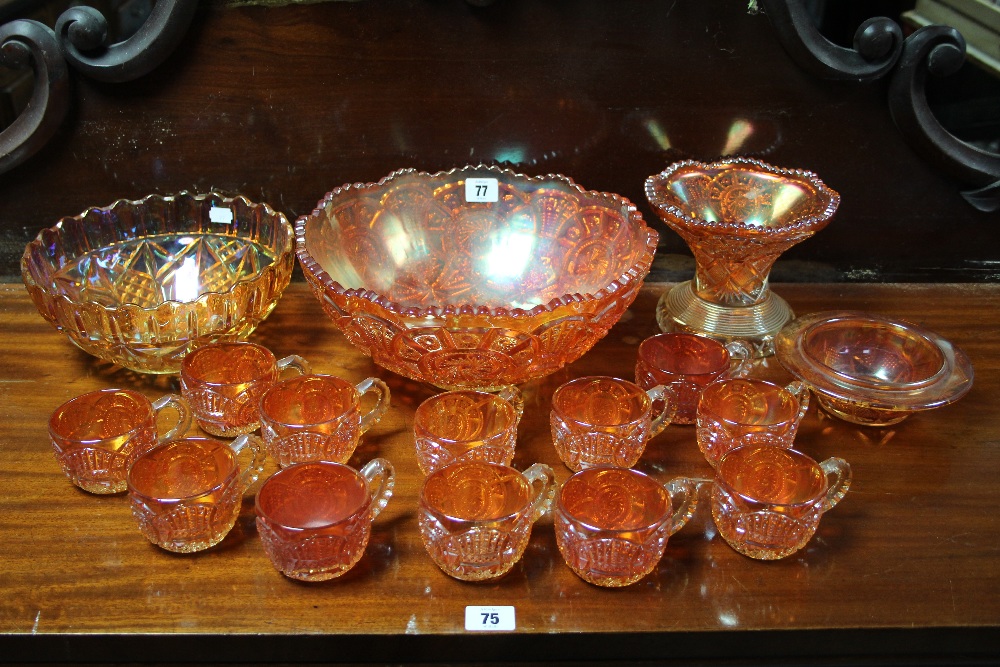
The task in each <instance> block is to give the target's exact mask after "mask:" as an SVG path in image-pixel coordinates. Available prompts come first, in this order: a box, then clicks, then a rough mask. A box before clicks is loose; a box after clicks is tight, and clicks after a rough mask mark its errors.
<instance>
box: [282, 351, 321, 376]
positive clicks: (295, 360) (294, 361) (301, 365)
mask: <svg viewBox="0 0 1000 667" xmlns="http://www.w3.org/2000/svg"><path fill="white" fill-rule="evenodd" d="M276 365H277V367H278V372H279V373H281V372H282V371H284V370H285V369H287V368H291V369H292V370H293V371H295V372H296V373H298V374H299V375H309V374H310V373H312V365H311V364H310V363H309V362H308V361H306V360H305V359H304V358H302V357H300V356H299V355H297V354H290V355H288V356H287V357H282V358H281V359H278V363H277V364H276Z"/></svg>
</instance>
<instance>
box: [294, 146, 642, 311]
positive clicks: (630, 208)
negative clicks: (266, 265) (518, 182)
mask: <svg viewBox="0 0 1000 667" xmlns="http://www.w3.org/2000/svg"><path fill="white" fill-rule="evenodd" d="M466 171H468V172H472V171H474V172H477V173H479V172H494V173H496V174H499V175H504V176H508V177H513V178H516V179H523V180H525V181H528V182H538V183H542V182H545V181H553V180H554V181H559V182H561V183H563V184H564V185H566V186H568V187H569V188H571V189H572V190H574V191H576V192H578V193H580V194H583V195H588V196H593V197H596V198H599V199H602V200H608V201H610V202H614V203H615V204H617V205H619V206H623V207H624V208H625V209H626V211H627V213H628V221H629V222H631V223H632V224H633V225H635V224H636V223H638V225H637V232H639V233H638V234H637V237H640V236H641V233H642V232H645V237H646V238H645V247H644V249H643V251H642V252H641V253H640V255H639V257H638V258H637V259H636V260H635V261H634V262H632V265H631V266H630V267H629V269H628V270H627V271H626V272H625V273H623V274H621V275H620V276H618V277H616V278H615V279H614V280H612V281H611V282H610V283H608V284H607V285H605V286H604V287H602V288H601V289H599V290H597V291H596V292H593V293H591V292H588V293H586V294H579V293H576V294H564V295H562V296H559V297H555V298H553V299H551V300H550V301H548V302H547V303H540V304H538V305H537V306H534V307H533V308H531V309H529V310H525V309H523V308H509V307H507V306H487V305H483V304H475V303H459V304H433V305H430V306H412V305H405V304H401V303H399V302H397V301H393V300H391V299H390V298H389V297H387V296H385V295H383V294H379V293H378V292H376V291H374V290H369V289H367V288H365V287H352V288H348V287H344V286H343V285H342V284H341V283H340V282H339V281H337V280H335V279H334V278H333V277H331V276H330V274H329V273H328V272H327V271H326V270H325V269H323V267H321V266H320V264H319V262H318V261H317V260H316V259H315V258H314V257H313V256H312V254H311V253H310V252H309V249H308V248H307V247H306V242H305V228H306V224H307V223H308V222H309V220H310V219H313V218H314V217H317V216H319V215H321V213H322V210H323V208H324V207H325V205H327V204H329V203H331V202H332V201H333V199H334V198H336V197H339V196H341V195H342V194H344V193H348V192H350V191H352V190H354V191H362V192H364V191H373V190H378V189H380V188H384V187H385V186H386V185H387V184H389V183H390V182H391V181H393V180H396V179H397V178H400V177H402V176H409V175H413V176H417V177H420V178H423V179H427V180H430V179H435V178H442V177H446V176H451V175H453V174H456V173H458V172H466ZM658 240H659V234H658V233H657V232H656V230H654V229H652V228H651V227H649V226H648V225H647V224H646V221H645V220H643V217H642V214H641V213H640V212H639V210H638V209H637V208H636V206H635V204H633V203H632V202H631V201H629V200H628V199H627V198H625V197H623V196H621V195H618V194H614V193H611V192H600V191H596V190H587V189H586V188H584V187H582V186H581V185H579V184H578V183H576V182H575V181H574V180H573V179H572V178H570V177H568V176H564V175H562V174H543V175H539V176H528V175H527V174H524V173H521V172H516V171H513V170H511V169H506V168H503V167H499V166H496V165H484V164H480V165H466V166H464V167H455V168H453V169H448V170H442V171H437V172H427V171H420V170H417V169H414V168H412V167H410V168H404V169H397V170H395V171H393V172H392V173H390V174H388V175H387V176H384V177H383V178H381V179H379V180H378V181H375V182H370V183H345V184H344V185H341V186H340V187H337V188H334V189H333V190H331V191H330V192H327V193H326V194H325V195H324V196H323V198H322V199H320V200H319V202H317V204H316V207H315V208H314V209H313V211H312V212H311V213H309V214H307V215H303V216H300V217H299V218H298V219H297V220H296V221H295V254H296V255H297V256H298V258H299V263H300V264H301V265H302V269H303V271H304V272H305V273H307V274H309V275H312V276H313V277H315V278H316V279H317V280H318V281H319V282H320V283H322V285H323V286H324V287H325V288H326V289H327V290H332V291H333V292H334V293H335V294H342V295H344V296H347V297H357V298H361V299H365V300H366V301H370V302H371V303H373V304H376V305H378V306H381V307H382V308H385V309H386V310H388V311H389V312H391V313H394V314H396V315H399V316H400V317H405V318H424V317H434V318H438V317H442V316H446V315H477V316H486V317H501V318H504V317H510V318H515V319H517V318H527V317H535V316H537V315H540V314H542V313H547V312H548V313H554V312H556V311H557V310H558V309H559V308H562V307H564V306H569V305H572V304H573V303H583V302H588V301H593V302H600V301H603V300H604V299H606V298H607V297H609V296H610V295H612V294H615V293H617V292H619V291H620V290H621V289H623V288H625V287H626V286H627V285H629V284H631V283H633V282H635V281H639V282H642V280H643V279H644V278H645V276H646V273H648V268H647V270H645V271H642V270H641V267H642V266H644V265H645V266H647V267H648V266H649V265H651V264H652V261H653V255H654V254H655V253H656V244H657V241H658Z"/></svg>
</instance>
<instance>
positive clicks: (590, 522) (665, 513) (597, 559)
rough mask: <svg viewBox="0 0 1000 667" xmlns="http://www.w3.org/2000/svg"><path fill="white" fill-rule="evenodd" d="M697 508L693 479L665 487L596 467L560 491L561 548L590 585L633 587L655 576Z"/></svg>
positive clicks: (620, 470)
mask: <svg viewBox="0 0 1000 667" xmlns="http://www.w3.org/2000/svg"><path fill="white" fill-rule="evenodd" d="M675 504H676V505H677V509H676V511H675V510H674V505H675ZM696 506H697V487H696V485H695V483H694V482H693V481H692V480H689V479H686V478H677V479H675V480H672V481H671V482H670V483H668V484H667V485H666V486H663V485H661V484H660V483H659V482H657V481H655V480H654V479H652V478H651V477H649V476H648V475H646V474H644V473H641V472H638V471H636V470H630V469H625V468H615V467H605V468H590V469H587V470H583V471H581V472H578V473H576V474H575V475H573V476H572V477H570V478H569V479H568V480H566V482H565V483H564V484H563V486H562V488H561V489H560V490H559V494H558V497H557V501H556V512H555V531H556V544H557V545H558V547H559V552H560V553H561V554H562V557H563V560H565V561H566V565H568V566H569V568H570V569H571V570H573V572H575V573H576V574H577V575H578V576H579V577H580V578H582V579H583V580H584V581H587V582H590V583H592V584H596V585H598V586H608V587H619V586H628V585H629V584H633V583H635V582H637V581H639V580H640V579H642V578H643V577H645V576H646V575H648V574H649V573H650V572H652V571H653V569H654V568H655V567H656V565H657V563H659V562H660V559H661V558H662V557H663V552H664V550H665V549H666V547H667V539H668V538H669V537H670V536H671V535H673V534H674V533H675V532H677V531H678V530H680V529H681V527H683V526H684V524H685V523H687V521H688V519H690V518H691V516H692V515H693V514H694V510H695V508H696Z"/></svg>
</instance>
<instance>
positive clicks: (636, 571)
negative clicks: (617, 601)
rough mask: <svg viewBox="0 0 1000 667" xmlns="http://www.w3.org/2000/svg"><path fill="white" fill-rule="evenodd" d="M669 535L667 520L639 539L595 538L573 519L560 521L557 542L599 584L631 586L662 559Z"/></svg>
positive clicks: (570, 562) (568, 561) (568, 558)
mask: <svg viewBox="0 0 1000 667" xmlns="http://www.w3.org/2000/svg"><path fill="white" fill-rule="evenodd" d="M669 537H670V534H669V529H668V526H667V524H666V523H665V524H663V525H662V526H660V528H658V529H657V530H655V531H653V532H652V533H651V534H650V535H649V536H648V537H647V538H646V539H645V540H644V541H642V542H636V541H633V540H629V539H625V538H621V537H607V538H599V539H594V537H593V536H590V535H582V534H580V533H579V532H577V531H576V530H575V529H574V527H573V525H572V524H571V523H569V522H566V521H557V522H556V544H557V545H558V547H559V551H560V553H561V554H562V556H563V559H564V560H565V561H566V564H567V565H568V566H569V567H570V569H571V570H573V571H574V572H575V573H576V574H577V575H578V576H579V577H581V578H582V579H583V580H584V581H588V582H590V583H592V584H596V585H598V586H627V585H629V584H632V583H635V582H636V581H639V580H640V579H642V578H643V577H645V576H646V575H647V574H649V573H650V572H652V571H653V568H655V567H656V565H657V563H659V562H660V559H661V558H662V557H663V552H664V551H665V550H666V548H667V540H668V538H669Z"/></svg>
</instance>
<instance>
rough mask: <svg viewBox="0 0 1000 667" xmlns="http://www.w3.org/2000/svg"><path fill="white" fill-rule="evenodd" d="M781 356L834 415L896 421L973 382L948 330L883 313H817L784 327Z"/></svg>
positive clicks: (868, 422) (866, 421)
mask: <svg viewBox="0 0 1000 667" xmlns="http://www.w3.org/2000/svg"><path fill="white" fill-rule="evenodd" d="M776 348H777V356H778V361H780V362H781V364H782V365H783V366H784V367H785V368H786V369H788V371H789V372H790V373H792V375H795V376H796V377H798V378H799V379H800V380H802V381H803V382H805V383H806V384H808V385H809V387H810V388H811V389H812V390H813V392H814V393H815V394H816V398H817V400H818V401H819V404H820V405H821V406H823V409H824V410H826V411H827V412H829V413H830V414H832V415H835V416H837V417H840V418H841V419H845V420H847V421H849V422H854V423H856V424H863V425H865V426H889V425H891V424H896V423H899V422H901V421H903V420H904V419H906V418H907V417H908V416H910V415H911V414H912V413H914V412H917V411H920V410H930V409H931V408H937V407H940V406H942V405H948V404H949V403H953V402H955V401H957V400H958V399H960V398H962V397H963V396H965V394H967V393H968V392H969V390H970V389H971V388H972V381H973V370H972V364H971V363H970V362H969V358H968V357H967V356H966V355H965V353H964V352H962V350H960V349H959V348H957V347H955V346H954V345H952V344H951V343H949V342H948V341H946V340H945V339H944V338H942V337H941V336H939V335H937V334H936V333H933V332H931V331H927V330H926V329H923V328H921V327H918V326H916V325H915V324H911V323H909V322H903V321H899V320H893V319H891V318H888V317H884V316H882V315H875V314H872V313H862V312H857V311H839V312H823V313H813V314H811V315H807V316H804V317H801V318H799V319H797V320H795V321H794V322H791V323H790V324H789V325H788V326H786V327H785V328H784V329H782V330H781V333H780V334H779V335H778V338H777V339H776Z"/></svg>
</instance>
